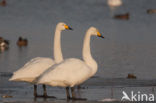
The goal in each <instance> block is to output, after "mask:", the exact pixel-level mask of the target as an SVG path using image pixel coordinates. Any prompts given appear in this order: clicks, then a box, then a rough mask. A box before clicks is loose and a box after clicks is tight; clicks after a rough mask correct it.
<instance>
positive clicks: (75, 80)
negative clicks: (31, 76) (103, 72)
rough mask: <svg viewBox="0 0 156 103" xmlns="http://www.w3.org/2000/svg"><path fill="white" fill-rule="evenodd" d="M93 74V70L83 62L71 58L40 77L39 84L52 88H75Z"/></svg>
mask: <svg viewBox="0 0 156 103" xmlns="http://www.w3.org/2000/svg"><path fill="white" fill-rule="evenodd" d="M91 72H92V71H91V68H90V67H89V66H88V65H86V64H85V63H84V62H83V61H82V60H80V59H75V58H70V59H66V60H64V61H63V62H61V63H60V64H56V65H54V66H52V67H50V68H49V69H48V70H47V71H45V72H44V73H43V74H42V75H41V76H39V78H38V80H37V82H38V83H39V84H42V83H43V84H47V85H51V86H62V87H66V86H70V87H73V86H74V85H79V84H81V83H82V82H84V81H85V80H87V79H88V78H89V77H90V74H91Z"/></svg>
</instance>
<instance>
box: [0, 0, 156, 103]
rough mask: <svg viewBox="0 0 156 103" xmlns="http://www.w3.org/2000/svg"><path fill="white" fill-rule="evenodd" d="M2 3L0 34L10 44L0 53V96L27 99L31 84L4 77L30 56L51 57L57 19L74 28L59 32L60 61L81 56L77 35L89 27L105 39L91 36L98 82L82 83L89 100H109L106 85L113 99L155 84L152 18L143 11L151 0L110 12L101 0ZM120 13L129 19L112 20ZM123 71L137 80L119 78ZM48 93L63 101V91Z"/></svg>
mask: <svg viewBox="0 0 156 103" xmlns="http://www.w3.org/2000/svg"><path fill="white" fill-rule="evenodd" d="M7 2H8V5H7V6H6V7H0V36H2V37H4V38H6V39H8V40H10V47H9V49H8V50H7V51H4V52H0V79H1V80H0V84H1V85H0V95H4V94H10V95H13V96H14V95H15V97H13V98H11V100H15V101H16V100H20V99H21V100H22V99H24V100H27V99H28V100H30V101H31V100H33V96H32V95H30V93H31V94H32V89H33V88H32V86H31V85H29V84H27V83H10V82H8V78H9V77H10V76H11V75H12V72H13V71H15V70H17V69H19V68H20V67H22V66H23V65H24V64H25V63H26V62H27V61H29V60H30V59H32V58H34V57H38V56H41V57H52V58H53V34H54V30H55V26H56V24H57V23H58V22H60V21H64V22H65V23H67V24H69V25H70V26H71V27H73V28H74V31H63V33H62V50H63V56H64V58H69V57H77V58H81V49H82V43H83V42H82V41H83V37H84V34H85V32H86V29H88V28H89V27H90V26H95V27H97V28H98V29H99V31H100V32H101V33H102V34H103V35H104V36H105V39H104V40H102V39H101V38H97V37H92V40H91V51H92V55H93V57H94V58H95V60H96V61H97V63H98V64H99V65H98V66H99V69H98V72H97V74H96V76H98V77H99V79H96V78H93V79H91V80H90V82H87V83H86V84H87V85H85V84H84V86H87V87H88V88H89V89H87V90H82V95H84V97H87V98H88V99H89V100H95V101H97V100H101V99H102V98H110V97H111V96H110V94H111V93H110V90H111V88H112V86H113V88H115V90H116V92H115V94H114V95H115V98H117V99H121V93H120V92H121V91H122V90H123V89H120V88H126V90H127V91H130V90H133V89H134V90H136V91H137V90H141V91H144V90H145V91H146V92H151V86H153V85H155V80H156V75H155V74H156V69H155V67H156V63H155V61H156V46H155V44H156V41H155V37H156V35H155V33H156V29H155V27H156V14H151V15H149V14H147V13H146V10H147V9H155V4H156V1H155V0H123V5H122V6H120V7H118V8H114V9H110V8H109V6H108V5H107V1H106V0H85V1H84V0H75V1H73V0H66V1H64V0H33V1H32V0H8V1H7ZM126 12H129V13H130V19H129V20H116V19H114V18H113V15H115V14H120V13H126ZM19 36H23V37H26V38H28V41H29V44H28V46H27V47H25V48H18V47H17V46H16V41H17V39H18V37H19ZM128 73H133V74H135V75H136V76H137V80H127V79H125V78H126V77H127V74H128ZM90 85H92V86H93V87H92V86H90ZM49 91H50V93H51V92H52V93H51V94H52V95H55V96H57V97H60V98H59V99H62V98H63V99H65V95H64V89H60V88H52V89H51V88H49ZM95 91H96V92H95ZM40 92H41V91H40ZM55 92H57V94H55ZM23 94H25V95H26V96H24V95H23ZM7 100H8V99H7ZM9 100H10V99H9ZM59 102H62V101H59ZM63 102H64V101H63Z"/></svg>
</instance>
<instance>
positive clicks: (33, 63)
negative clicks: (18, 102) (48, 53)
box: [10, 57, 54, 82]
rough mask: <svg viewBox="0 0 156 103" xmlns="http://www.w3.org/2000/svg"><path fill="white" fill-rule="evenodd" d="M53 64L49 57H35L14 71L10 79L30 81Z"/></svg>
mask: <svg viewBox="0 0 156 103" xmlns="http://www.w3.org/2000/svg"><path fill="white" fill-rule="evenodd" d="M53 64H54V61H53V60H52V59H51V58H44V57H36V58H34V59H32V60H30V61H29V62H27V63H26V64H25V65H24V66H23V67H22V68H20V69H19V70H17V71H16V72H14V73H13V76H12V77H11V78H10V80H11V81H26V82H32V81H34V79H36V78H37V77H38V76H39V75H41V74H42V73H43V72H44V71H45V70H46V69H48V68H49V67H50V66H52V65H53Z"/></svg>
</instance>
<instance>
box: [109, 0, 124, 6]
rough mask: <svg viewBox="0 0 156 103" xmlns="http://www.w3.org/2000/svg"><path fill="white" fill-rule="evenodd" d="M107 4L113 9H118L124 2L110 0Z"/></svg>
mask: <svg viewBox="0 0 156 103" xmlns="http://www.w3.org/2000/svg"><path fill="white" fill-rule="evenodd" d="M107 3H108V5H109V6H111V7H117V6H120V5H122V0H108V1H107Z"/></svg>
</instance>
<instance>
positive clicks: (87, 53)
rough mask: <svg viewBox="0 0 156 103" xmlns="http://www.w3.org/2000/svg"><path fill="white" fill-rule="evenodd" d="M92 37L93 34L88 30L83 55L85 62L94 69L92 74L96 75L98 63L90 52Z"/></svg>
mask: <svg viewBox="0 0 156 103" xmlns="http://www.w3.org/2000/svg"><path fill="white" fill-rule="evenodd" d="M90 37H91V34H90V33H89V31H87V33H86V35H85V38H84V43H83V51H82V56H83V60H84V61H85V63H86V64H87V65H88V66H89V67H90V68H91V69H92V75H94V74H95V73H96V71H97V63H96V61H95V60H94V59H93V57H92V55H91V52H90Z"/></svg>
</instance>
